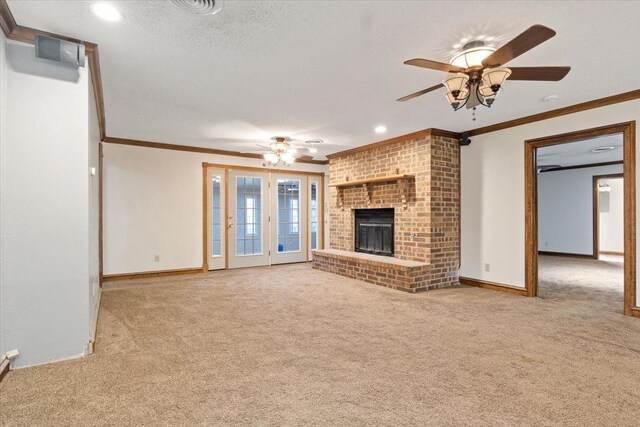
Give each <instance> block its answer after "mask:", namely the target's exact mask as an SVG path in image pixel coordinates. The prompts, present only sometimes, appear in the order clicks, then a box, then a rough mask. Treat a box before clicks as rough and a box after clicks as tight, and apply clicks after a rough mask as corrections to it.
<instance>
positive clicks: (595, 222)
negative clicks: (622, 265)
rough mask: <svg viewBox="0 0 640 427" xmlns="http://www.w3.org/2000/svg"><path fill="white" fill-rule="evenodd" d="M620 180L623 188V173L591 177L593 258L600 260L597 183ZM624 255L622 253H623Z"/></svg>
mask: <svg viewBox="0 0 640 427" xmlns="http://www.w3.org/2000/svg"><path fill="white" fill-rule="evenodd" d="M607 178H610V179H616V178H620V179H622V182H623V188H624V173H612V174H605V175H593V178H592V179H593V258H594V259H600V194H599V191H598V181H599V180H601V179H607ZM623 255H624V253H623Z"/></svg>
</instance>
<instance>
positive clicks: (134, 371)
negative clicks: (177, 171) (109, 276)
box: [0, 264, 640, 426]
mask: <svg viewBox="0 0 640 427" xmlns="http://www.w3.org/2000/svg"><path fill="white" fill-rule="evenodd" d="M0 412H1V414H0V415H1V420H2V424H3V425H8V426H10V425H25V426H36V425H123V426H124V425H131V426H133V425H274V426H275V425H317V426H326V425H345V426H363V425H393V426H400V425H449V426H451V425H460V426H471V425H491V426H516V425H518V426H520V425H524V426H545V425H563V426H567V425H575V426H584V425H634V424H635V425H637V423H638V414H639V413H640V319H635V318H629V317H624V316H622V315H621V314H620V313H619V312H616V311H613V310H609V309H601V308H599V307H598V306H597V305H596V306H594V305H592V304H590V303H589V302H588V301H583V300H582V301H581V300H567V299H562V298H557V299H554V298H552V297H547V298H546V299H543V298H540V299H533V298H523V297H516V296H511V295H506V294H502V293H498V292H493V291H489V290H483V289H476V288H467V287H461V288H454V289H444V290H436V291H430V292H426V293H422V294H417V295H410V294H405V293H402V292H398V291H394V290H390V289H386V288H382V287H377V286H374V285H370V284H367V283H363V282H358V281H355V280H350V279H345V278H342V277H339V276H335V275H331V274H328V273H324V272H319V271H316V270H312V269H311V266H310V265H306V264H297V265H288V266H278V267H264V268H254V269H244V270H235V271H228V272H227V271H222V272H214V273H210V274H207V275H193V276H182V277H177V276H176V277H168V278H162V279H155V280H144V281H129V282H122V283H119V284H117V285H115V286H113V285H112V287H111V289H108V290H105V291H104V293H103V296H102V305H101V311H100V318H99V325H98V335H97V342H96V352H95V353H94V354H93V355H92V356H89V357H86V358H83V359H80V360H74V361H67V362H61V363H54V364H50V365H45V366H39V367H35V368H27V369H21V370H16V371H12V372H10V373H9V374H8V375H7V377H6V378H5V379H4V381H3V382H2V383H1V384H0Z"/></svg>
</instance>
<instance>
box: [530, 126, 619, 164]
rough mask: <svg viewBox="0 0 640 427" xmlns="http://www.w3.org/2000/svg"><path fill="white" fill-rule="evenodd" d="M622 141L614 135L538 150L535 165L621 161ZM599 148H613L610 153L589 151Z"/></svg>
mask: <svg viewBox="0 0 640 427" xmlns="http://www.w3.org/2000/svg"><path fill="white" fill-rule="evenodd" d="M623 141H624V139H623V136H622V134H616V135H607V136H602V137H599V138H592V139H587V140H584V141H576V142H570V143H567V144H560V145H552V146H549V147H542V148H538V149H537V150H536V154H537V164H538V166H549V165H560V166H576V165H590V164H594V163H604V162H616V161H622V157H623V149H622V145H623ZM599 147H615V148H614V149H613V150H612V151H604V152H602V153H594V152H592V151H591V150H593V149H594V148H599Z"/></svg>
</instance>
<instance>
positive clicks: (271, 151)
mask: <svg viewBox="0 0 640 427" xmlns="http://www.w3.org/2000/svg"><path fill="white" fill-rule="evenodd" d="M271 140H272V142H270V143H269V146H266V145H262V144H256V145H257V146H258V147H260V148H262V149H263V150H257V151H250V152H247V151H245V153H256V154H263V157H264V159H265V160H266V161H267V162H269V163H270V164H271V165H273V166H277V165H278V164H280V163H284V164H285V165H290V164H291V163H293V162H294V161H295V160H296V159H299V160H312V159H313V156H309V155H306V154H302V153H298V150H297V149H296V148H294V147H292V146H291V140H290V139H289V138H287V137H284V136H274V137H273V138H271ZM310 143H311V141H310ZM309 150H310V152H315V151H316V149H315V148H309ZM311 150H313V151H311Z"/></svg>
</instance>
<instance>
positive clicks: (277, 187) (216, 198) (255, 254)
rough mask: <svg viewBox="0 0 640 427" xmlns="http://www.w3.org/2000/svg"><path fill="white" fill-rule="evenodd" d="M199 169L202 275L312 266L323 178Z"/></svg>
mask: <svg viewBox="0 0 640 427" xmlns="http://www.w3.org/2000/svg"><path fill="white" fill-rule="evenodd" d="M203 167H204V174H203V177H204V180H205V187H204V197H205V201H204V209H205V212H204V251H203V252H204V254H203V257H204V260H205V262H204V266H203V269H204V270H220V269H226V268H241V267H255V266H261V265H271V264H284V263H292V262H304V261H310V260H311V251H312V250H314V249H321V248H322V245H323V240H322V232H323V228H322V226H323V224H322V222H323V219H322V218H323V213H322V203H323V198H322V186H323V178H322V176H321V175H314V174H307V173H295V172H292V173H287V172H279V171H278V172H275V171H274V172H269V171H263V170H261V169H253V168H240V167H238V168H234V167H232V166H229V167H226V166H223V165H210V164H207V163H204V164H203Z"/></svg>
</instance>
